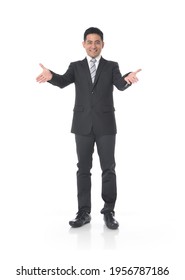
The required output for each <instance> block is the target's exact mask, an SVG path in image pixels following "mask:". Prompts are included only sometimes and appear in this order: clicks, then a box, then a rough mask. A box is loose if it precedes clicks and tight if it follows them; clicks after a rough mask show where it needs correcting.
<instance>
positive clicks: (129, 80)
mask: <svg viewBox="0 0 185 280" xmlns="http://www.w3.org/2000/svg"><path fill="white" fill-rule="evenodd" d="M140 71H141V69H138V70H137V71H135V72H131V73H130V74H128V76H126V77H125V78H124V80H125V81H126V82H127V83H128V84H129V85H130V84H133V83H137V82H138V81H139V79H138V78H137V73H139V72H140Z"/></svg>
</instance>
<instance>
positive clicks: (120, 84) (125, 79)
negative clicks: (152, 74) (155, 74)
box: [113, 63, 141, 91]
mask: <svg viewBox="0 0 185 280" xmlns="http://www.w3.org/2000/svg"><path fill="white" fill-rule="evenodd" d="M140 71H141V69H138V70H137V71H135V72H129V73H127V74H125V75H124V76H122V75H121V73H120V70H119V66H118V63H115V67H114V69H113V84H114V85H115V86H116V87H117V89H119V90H122V91H123V90H125V89H127V88H128V87H129V86H131V85H132V84H133V83H136V82H137V81H138V78H137V76H136V75H137V73H138V72H140Z"/></svg>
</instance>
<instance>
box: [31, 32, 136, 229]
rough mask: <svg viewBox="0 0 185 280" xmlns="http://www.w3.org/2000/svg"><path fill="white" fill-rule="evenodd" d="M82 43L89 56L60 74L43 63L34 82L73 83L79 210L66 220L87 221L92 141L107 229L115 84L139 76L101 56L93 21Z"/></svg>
mask: <svg viewBox="0 0 185 280" xmlns="http://www.w3.org/2000/svg"><path fill="white" fill-rule="evenodd" d="M83 47H84V48H85V50H86V53H87V57H86V58H85V59H84V60H82V61H76V62H73V63H71V64H70V65H69V68H68V70H67V71H66V73H65V74H64V75H59V74H56V73H54V72H52V71H50V70H48V69H47V68H45V67H44V66H43V65H42V64H40V66H41V67H42V69H43V72H42V73H41V74H40V75H39V76H38V77H37V79H36V80H37V82H39V83H44V82H49V83H51V84H52V85H55V86H58V87H60V88H64V87H66V86H68V85H69V84H71V83H75V91H76V98H75V106H74V114H73V122H72V129H71V132H72V133H74V134H75V140H76V150H77V156H78V164H77V166H78V171H77V197H78V212H77V216H76V218H75V219H74V220H72V221H70V222H69V224H70V226H72V227H81V226H83V225H85V224H87V223H89V222H90V221H91V216H90V213H91V173H90V170H91V168H92V155H93V151H94V145H95V143H96V145H97V151H98V155H99V159H100V164H101V169H102V199H103V201H104V207H103V209H102V210H101V213H102V214H103V215H104V221H105V224H106V226H107V227H108V228H109V229H117V228H118V227H119V223H118V222H117V221H116V219H115V216H114V215H115V212H114V207H115V202H116V196H117V186H116V173H115V159H114V150H115V138H116V132H117V131H116V122H115V115H114V110H115V109H114V103H113V87H114V86H116V88H117V89H119V90H122V91H123V90H125V89H127V88H128V87H129V86H130V85H131V84H132V83H135V82H137V81H138V78H137V76H136V75H137V73H138V72H139V71H141V69H139V70H137V71H136V72H131V73H128V74H126V75H124V76H122V75H121V73H120V70H119V66H118V63H116V62H112V61H108V60H105V59H104V58H103V57H102V56H101V51H102V49H103V47H104V41H103V33H102V31H101V30H100V29H98V28H95V27H90V28H88V29H87V30H86V31H85V33H84V41H83Z"/></svg>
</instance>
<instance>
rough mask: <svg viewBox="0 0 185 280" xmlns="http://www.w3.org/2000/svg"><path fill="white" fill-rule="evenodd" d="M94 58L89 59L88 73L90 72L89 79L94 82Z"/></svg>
mask: <svg viewBox="0 0 185 280" xmlns="http://www.w3.org/2000/svg"><path fill="white" fill-rule="evenodd" d="M95 63H96V59H95V58H92V59H91V60H90V73H91V79H92V82H93V83H94V79H95V75H96V65H95Z"/></svg>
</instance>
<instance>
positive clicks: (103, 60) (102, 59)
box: [93, 57, 106, 88]
mask: <svg viewBox="0 0 185 280" xmlns="http://www.w3.org/2000/svg"><path fill="white" fill-rule="evenodd" d="M105 64H106V60H105V59H104V58H102V57H101V58H100V61H99V65H98V69H97V71H96V76H95V80H94V84H93V88H94V87H95V85H96V84H97V82H98V79H99V76H100V73H101V71H102V70H103V68H104V66H105Z"/></svg>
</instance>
